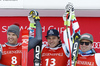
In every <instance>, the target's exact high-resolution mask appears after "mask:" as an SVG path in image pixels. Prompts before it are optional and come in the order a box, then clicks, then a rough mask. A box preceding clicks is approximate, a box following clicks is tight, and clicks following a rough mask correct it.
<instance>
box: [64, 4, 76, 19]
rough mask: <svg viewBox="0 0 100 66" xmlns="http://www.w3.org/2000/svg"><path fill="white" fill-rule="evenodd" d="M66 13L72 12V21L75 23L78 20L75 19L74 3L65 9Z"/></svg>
mask: <svg viewBox="0 0 100 66" xmlns="http://www.w3.org/2000/svg"><path fill="white" fill-rule="evenodd" d="M65 12H71V21H74V20H76V17H75V12H74V6H73V4H72V3H70V2H69V3H68V4H67V5H66V7H65Z"/></svg>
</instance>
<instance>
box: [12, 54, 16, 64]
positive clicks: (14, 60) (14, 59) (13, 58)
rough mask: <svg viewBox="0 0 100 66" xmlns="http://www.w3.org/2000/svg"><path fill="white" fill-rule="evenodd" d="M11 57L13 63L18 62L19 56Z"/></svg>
mask: <svg viewBox="0 0 100 66" xmlns="http://www.w3.org/2000/svg"><path fill="white" fill-rule="evenodd" d="M11 59H12V61H11V63H12V64H17V57H16V56H13V57H12V58H11Z"/></svg>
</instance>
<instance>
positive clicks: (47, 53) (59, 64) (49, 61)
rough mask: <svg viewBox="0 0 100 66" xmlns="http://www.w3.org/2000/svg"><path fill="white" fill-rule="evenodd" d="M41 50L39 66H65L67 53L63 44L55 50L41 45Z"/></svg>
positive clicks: (67, 57)
mask: <svg viewBox="0 0 100 66" xmlns="http://www.w3.org/2000/svg"><path fill="white" fill-rule="evenodd" d="M42 48H43V49H42V53H41V60H42V61H41V66H67V64H68V60H69V53H68V52H67V48H66V46H65V45H64V44H62V46H60V47H55V48H50V47H49V46H46V45H43V46H42Z"/></svg>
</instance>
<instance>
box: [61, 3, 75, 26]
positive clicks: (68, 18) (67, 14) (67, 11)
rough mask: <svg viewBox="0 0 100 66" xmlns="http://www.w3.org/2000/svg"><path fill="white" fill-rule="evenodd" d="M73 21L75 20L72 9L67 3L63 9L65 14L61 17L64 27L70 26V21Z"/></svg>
mask: <svg viewBox="0 0 100 66" xmlns="http://www.w3.org/2000/svg"><path fill="white" fill-rule="evenodd" d="M74 19H76V18H75V14H74V7H73V5H72V3H68V4H67V5H66V7H65V13H64V15H63V20H64V25H67V26H70V21H71V20H74Z"/></svg>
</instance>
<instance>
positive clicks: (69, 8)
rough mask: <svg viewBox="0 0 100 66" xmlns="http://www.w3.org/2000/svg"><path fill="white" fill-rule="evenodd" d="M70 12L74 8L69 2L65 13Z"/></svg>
mask: <svg viewBox="0 0 100 66" xmlns="http://www.w3.org/2000/svg"><path fill="white" fill-rule="evenodd" d="M70 10H71V11H74V7H73V4H72V3H70V2H69V3H68V4H67V5H66V7H65V12H70Z"/></svg>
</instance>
